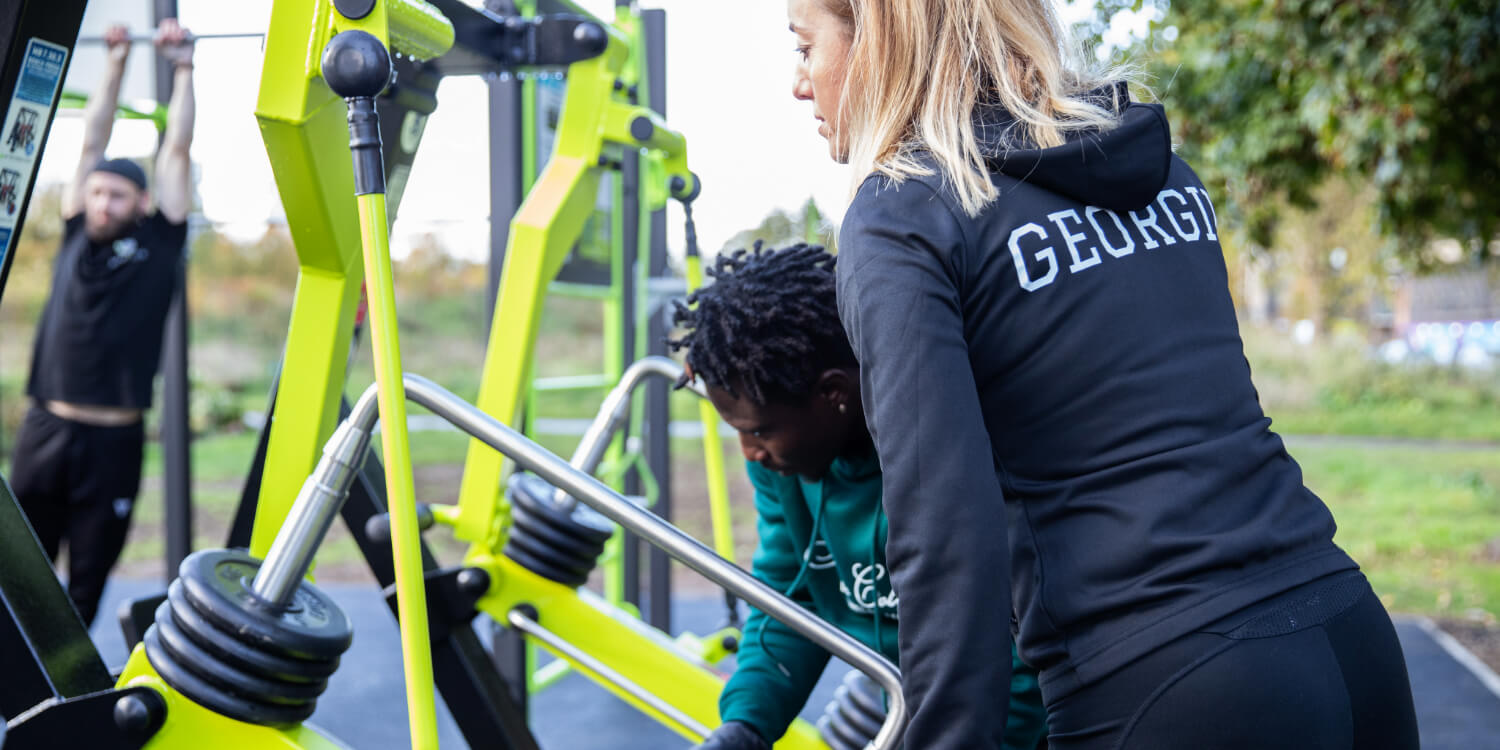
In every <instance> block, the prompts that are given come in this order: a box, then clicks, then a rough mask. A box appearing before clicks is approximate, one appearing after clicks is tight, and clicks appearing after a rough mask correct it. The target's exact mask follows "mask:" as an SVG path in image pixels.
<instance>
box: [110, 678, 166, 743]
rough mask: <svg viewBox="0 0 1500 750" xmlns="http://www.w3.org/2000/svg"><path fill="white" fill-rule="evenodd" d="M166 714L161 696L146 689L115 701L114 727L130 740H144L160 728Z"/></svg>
mask: <svg viewBox="0 0 1500 750" xmlns="http://www.w3.org/2000/svg"><path fill="white" fill-rule="evenodd" d="M166 713H167V706H166V703H165V702H164V701H163V700H162V699H161V696H160V695H157V694H156V692H155V691H153V690H151V689H149V688H147V689H145V690H141V691H137V692H132V693H130V694H129V695H125V696H121V698H120V699H119V700H117V701H115V726H117V727H119V728H120V731H122V732H124V733H125V734H126V735H127V736H128V737H130V738H132V739H136V740H145V739H147V738H149V737H150V736H151V735H153V734H156V730H158V729H160V728H161V725H162V721H163V720H164V719H166Z"/></svg>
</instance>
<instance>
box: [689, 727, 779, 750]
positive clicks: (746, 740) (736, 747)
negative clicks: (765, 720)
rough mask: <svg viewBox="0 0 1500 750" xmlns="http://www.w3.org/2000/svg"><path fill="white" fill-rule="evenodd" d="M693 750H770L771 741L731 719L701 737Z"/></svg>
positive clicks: (751, 728)
mask: <svg viewBox="0 0 1500 750" xmlns="http://www.w3.org/2000/svg"><path fill="white" fill-rule="evenodd" d="M693 750H771V743H769V742H766V741H765V739H764V738H762V737H761V736H760V732H757V731H755V728H754V727H752V726H750V725H749V724H746V723H745V722H743V721H731V722H728V723H726V724H724V726H721V727H719V728H718V729H715V730H714V733H713V734H710V735H709V736H707V737H704V738H703V744H701V745H697V746H695V747H694V748H693Z"/></svg>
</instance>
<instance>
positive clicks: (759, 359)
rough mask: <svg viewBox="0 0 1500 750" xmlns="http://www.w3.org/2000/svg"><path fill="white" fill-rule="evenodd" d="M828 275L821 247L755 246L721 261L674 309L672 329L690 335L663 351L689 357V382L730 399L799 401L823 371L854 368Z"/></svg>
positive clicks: (829, 265)
mask: <svg viewBox="0 0 1500 750" xmlns="http://www.w3.org/2000/svg"><path fill="white" fill-rule="evenodd" d="M833 268H834V256H833V255H831V254H829V253H828V252H827V251H826V250H824V249H823V247H822V246H821V245H808V244H805V243H800V242H799V243H797V244H795V245H791V246H789V247H784V248H781V249H779V250H778V249H764V248H762V247H761V242H760V241H759V240H757V241H756V243H755V247H754V248H753V249H751V250H744V249H741V250H736V251H734V252H733V253H729V254H720V255H719V257H718V259H717V260H716V261H715V262H714V267H713V268H712V269H710V270H709V271H708V275H709V276H711V277H713V279H714V283H713V284H710V285H708V286H705V287H703V288H702V289H699V290H698V291H696V292H693V293H692V294H691V295H690V296H689V297H688V298H687V302H686V303H685V304H684V303H683V302H682V301H680V300H679V301H676V302H674V303H673V306H674V312H673V315H672V322H673V324H674V325H677V326H681V327H683V328H685V329H687V333H685V334H683V336H682V337H681V338H678V339H675V340H674V339H668V340H667V344H668V345H669V346H670V347H671V348H672V351H674V352H675V351H679V350H682V349H686V350H687V355H686V360H687V366H688V370H689V371H690V373H691V374H692V375H696V376H698V377H700V378H702V379H703V383H704V384H705V385H709V386H713V387H716V388H722V389H723V390H725V391H727V392H728V393H729V394H730V395H731V396H734V397H735V398H740V397H742V396H743V397H747V398H749V399H750V400H751V401H752V402H753V403H755V404H756V405H758V406H765V405H766V404H767V403H768V402H770V401H801V400H802V399H805V398H807V397H809V396H811V395H812V392H813V387H814V385H815V384H816V383H817V379H818V376H819V375H820V374H822V373H823V371H825V370H828V369H831V368H835V367H846V366H854V365H856V364H857V360H855V358H854V350H853V349H851V348H850V346H849V339H848V338H847V337H845V335H844V329H843V327H842V326H841V325H840V324H839V313H838V305H837V302H836V300H835V292H834V277H833ZM688 377H689V376H684V379H683V381H682V382H679V383H678V384H677V386H678V387H679V388H680V387H682V386H684V385H686V384H687V379H688ZM741 390H743V393H740V392H739V391H741Z"/></svg>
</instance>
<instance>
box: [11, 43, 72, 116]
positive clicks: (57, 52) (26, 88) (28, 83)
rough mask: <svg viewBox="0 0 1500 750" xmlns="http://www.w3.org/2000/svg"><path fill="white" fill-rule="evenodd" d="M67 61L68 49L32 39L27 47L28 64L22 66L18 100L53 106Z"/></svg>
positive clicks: (17, 90) (17, 85)
mask: <svg viewBox="0 0 1500 750" xmlns="http://www.w3.org/2000/svg"><path fill="white" fill-rule="evenodd" d="M67 61H68V50H67V48H66V47H59V46H57V45H56V44H50V43H48V42H44V41H42V40H40V39H32V40H31V41H30V42H29V43H28V44H27V45H26V62H25V63H24V64H22V65H21V79H20V80H19V81H17V82H16V98H17V99H25V100H26V101H29V102H34V103H36V104H40V105H42V106H44V107H50V106H52V96H53V95H54V94H56V93H57V83H58V81H61V80H62V74H63V64H64V63H66V62H67Z"/></svg>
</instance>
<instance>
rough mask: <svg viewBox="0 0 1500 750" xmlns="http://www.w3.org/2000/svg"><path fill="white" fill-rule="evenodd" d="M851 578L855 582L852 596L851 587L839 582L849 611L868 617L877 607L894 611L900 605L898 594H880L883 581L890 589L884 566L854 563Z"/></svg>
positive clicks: (840, 591) (889, 592)
mask: <svg viewBox="0 0 1500 750" xmlns="http://www.w3.org/2000/svg"><path fill="white" fill-rule="evenodd" d="M849 577H850V578H852V579H853V580H854V592H853V593H852V594H851V593H850V592H849V587H848V586H847V585H845V583H844V582H843V581H839V593H841V594H843V595H844V603H845V604H847V605H849V609H851V610H853V611H855V612H858V613H860V614H866V615H867V614H870V612H872V611H874V610H875V608H876V607H879V608H880V609H883V610H892V611H894V610H895V609H896V608H897V606H898V605H899V604H900V600H899V599H898V598H897V597H896V592H894V591H888V592H887V593H886V594H885V595H884V596H881V594H880V586H879V584H880V582H881V581H886V588H887V589H889V588H890V582H889V578H888V577H887V576H886V571H885V566H884V565H878V564H877V565H866V564H864V563H854V564H853V565H850V566H849Z"/></svg>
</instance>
